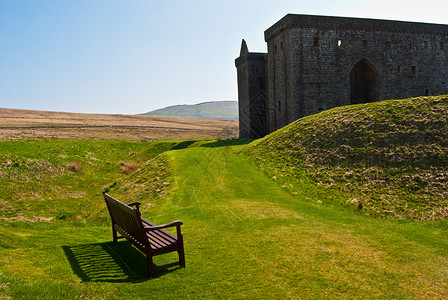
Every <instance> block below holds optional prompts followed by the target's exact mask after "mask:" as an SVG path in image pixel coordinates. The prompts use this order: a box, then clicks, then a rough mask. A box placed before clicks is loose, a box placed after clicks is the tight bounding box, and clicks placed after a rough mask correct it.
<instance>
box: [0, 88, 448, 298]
mask: <svg viewBox="0 0 448 300" xmlns="http://www.w3.org/2000/svg"><path fill="white" fill-rule="evenodd" d="M446 104H447V102H446V97H434V98H417V99H409V100H403V101H388V102H381V103H377V104H367V105H358V106H352V107H346V108H339V110H340V112H339V113H336V112H337V110H332V111H328V112H324V113H322V114H319V115H315V116H310V117H308V118H305V119H303V120H300V121H298V122H296V123H294V124H291V125H290V126H289V127H287V128H284V129H282V130H280V131H279V132H276V133H274V134H272V135H270V136H268V137H266V138H265V139H261V140H257V141H254V142H251V143H249V142H250V141H249V140H238V139H235V140H225V141H221V140H197V141H192V140H166V141H153V142H135V141H118V140H115V141H111V140H82V139H80V140H62V139H33V140H18V139H17V140H11V141H4V142H1V143H0V159H1V160H0V186H1V187H2V188H1V189H0V298H6V299H8V298H12V299H79V298H86V299H129V298H132V299H178V298H194V299H195V298H199V299H222V298H227V299H228V298H231V299H233V298H250V299H261V298H269V299H271V298H272V299H297V298H308V299H317V298H319V299H320V298H328V299H341V298H342V299H378V298H383V299H426V298H432V299H446V298H447V297H448V269H447V268H446V266H447V264H448V220H446V219H438V220H427V221H424V222H413V221H410V220H395V219H386V218H372V217H370V216H368V215H366V214H364V213H362V212H363V211H364V210H367V211H368V212H371V211H375V210H374V209H373V208H372V209H370V208H369V207H380V208H381V206H378V205H377V204H378V203H376V202H375V201H374V200H376V201H378V202H380V201H379V199H376V198H372V199H373V200H370V201H371V202H368V201H366V202H362V207H360V203H356V204H355V203H352V202H353V199H367V197H371V195H369V194H368V193H369V192H371V193H372V195H373V196H375V195H376V196H378V197H379V195H382V190H381V189H385V190H386V191H390V194H387V195H388V196H390V197H392V199H396V198H398V196H394V195H398V194H400V193H403V195H405V196H406V195H408V196H409V197H410V198H409V199H408V198H406V199H407V200H406V201H408V202H409V203H411V200H413V199H414V200H415V199H417V198H415V197H421V195H427V196H428V197H430V199H431V200H432V201H433V202H434V203H432V202H428V203H429V204H428V206H429V205H433V204H434V206H433V207H441V206H440V205H441V204H440V201H439V200H440V199H441V198H437V197H439V196H440V197H442V196H441V195H439V196H438V195H437V193H436V191H439V192H444V191H445V190H443V189H442V188H438V185H436V184H433V183H428V185H427V186H426V188H427V189H426V188H425V189H417V193H414V191H415V189H409V190H408V189H407V188H406V184H405V187H402V186H398V190H395V189H394V188H393V185H395V182H404V183H407V182H411V181H405V178H406V176H411V175H415V174H422V173H421V172H420V171H418V172H417V171H416V170H420V169H421V168H423V167H425V169H424V171H425V172H427V173H428V172H429V173H428V174H432V173H430V172H433V171H432V169H431V168H435V169H437V171H434V172H438V173H443V172H445V174H446V169H444V168H446V167H444V166H443V161H444V159H445V158H446V156H443V154H438V153H439V152H438V150H437V149H442V150H443V149H445V148H444V147H446V143H445V138H446V131H445V130H446V125H443V122H445V121H444V120H446V110H445V109H446ZM406 107H408V109H406ZM410 107H414V108H413V109H412V110H411V109H410ZM368 111H370V113H368ZM388 112H390V113H388ZM444 112H445V113H444ZM369 114H371V116H370V115H369ZM403 114H406V116H407V117H398V116H401V115H403ZM389 115H392V116H397V117H389ZM413 115H415V118H414V120H415V122H412V118H413V117H412V116H413ZM429 116H431V118H429ZM362 120H364V122H363V121H362ZM375 120H378V121H375ZM388 120H393V122H392V121H390V122H389V121H388ZM400 120H401V121H400ZM425 120H426V121H425ZM436 120H439V121H440V122H439V121H436ZM420 121H421V122H423V123H422V124H421V125H418V124H420V123H419V122H420ZM319 122H320V123H321V124H322V125H323V126H321V127H324V128H320V127H318V126H317V125H318V124H319ZM402 122H408V123H402ZM409 122H411V123H412V124H413V123H415V124H416V125H412V126H411V125H410V123H409ZM303 124H305V125H306V126H302V125H303ZM344 124H345V125H344ZM370 124H373V125H370ZM382 124H383V125H382ZM405 124H406V125H405ZM347 126H348V128H349V129H344V128H345V127H347ZM327 127H332V130H330V129H327ZM389 127H391V128H398V129H397V130H392V129H388V128H389ZM444 128H445V129H444ZM411 129H412V133H413V135H412V136H413V137H414V138H412V139H411V138H407V139H406V143H405V144H403V143H404V142H402V141H401V140H402V139H404V138H400V139H398V137H400V136H401V137H403V136H406V132H407V131H409V130H411ZM357 130H359V131H357ZM394 131H398V133H400V132H401V133H402V135H399V134H398V135H395V137H394V138H392V136H390V135H391V134H392V132H394ZM425 132H427V133H428V134H429V133H430V132H434V134H433V136H432V135H430V134H429V136H428V137H424V136H425V135H426V133H425ZM373 133H375V134H373ZM420 133H422V134H423V133H425V134H423V135H420ZM322 135H323V136H322ZM325 135H329V137H331V138H330V140H329V139H327V138H325ZM350 136H351V137H350ZM437 136H439V137H440V138H437ZM394 139H396V140H394ZM391 141H393V143H394V144H395V145H396V146H395V148H391V147H390V146H388V145H389V144H391V143H392V142H391ZM370 142H372V144H370ZM247 143H249V144H247ZM338 143H339V144H338ZM341 144H343V145H346V147H345V148H346V150H344V149H342V150H340V148H341V146H338V145H341ZM418 144H419V145H420V146H419V145H418ZM370 145H374V146H370ZM403 145H404V146H403ZM348 147H351V148H353V150H350V148H348ZM402 147H406V148H407V149H409V150H406V151H404V149H402ZM421 147H422V148H424V149H425V152H427V151H429V152H427V154H426V156H425V157H429V158H430V159H431V161H428V160H426V159H429V158H425V159H423V158H422V157H423V151H420V149H421ZM431 148H433V150H431ZM361 149H365V150H363V151H361ZM378 149H380V150H381V151H383V152H384V153H389V152H392V153H399V154H400V155H399V156H397V157H395V158H394V159H392V158H391V157H392V154H389V155H380V154H381V153H383V152H380V154H377V156H374V157H375V160H373V159H370V158H369V157H370V155H373V154H376V153H377V151H379V150H378ZM391 149H392V150H391ZM393 149H398V150H393ZM273 151H277V153H275V155H271V154H269V153H270V152H273ZM338 151H339V152H338ZM344 151H345V152H344ZM387 151H389V152H387ZM393 151H399V152H393ZM408 152H409V153H410V154H409V156H403V155H402V153H408ZM444 153H446V151H444ZM367 154H368V155H367ZM411 154H412V155H411ZM419 157H420V158H419ZM403 158H406V159H403ZM397 159H401V161H400V162H401V164H398V162H396V160H397ZM377 160H380V162H377ZM410 161H415V165H412V166H413V168H410V167H411V166H408V165H409V164H410ZM427 163H431V164H433V165H432V166H428V165H427ZM367 166H368V167H369V168H372V170H374V171H375V173H372V172H367V173H363V172H366V171H365V170H366V168H367ZM400 166H403V172H404V173H403V174H404V175H402V174H398V173H393V174H394V176H395V177H393V180H394V181H393V183H394V184H393V185H391V186H388V185H385V184H384V183H382V182H381V181H379V179H381V178H383V177H379V176H380V175H381V174H383V175H384V174H390V173H388V172H390V170H395V172H398V169H399V168H400ZM445 166H446V164H445ZM350 167H351V169H349V168H350ZM312 168H316V170H314V169H312ZM409 168H410V169H409ZM408 169H409V170H408ZM347 170H349V171H351V172H352V174H353V175H351V174H347ZM382 172H385V173H382ZM338 174H344V175H346V176H345V177H342V178H343V180H352V178H355V179H356V180H355V179H353V181H342V179H339V177H337V175H338ZM359 174H361V175H362V174H366V175H365V177H361V175H359ZM371 174H375V177H372V175H371ZM425 174H426V173H425ZM298 175H300V176H298ZM367 175H368V176H367ZM341 176H342V175H341ZM420 176H423V175H420ZM411 178H412V176H411ZM425 178H426V177H425ZM428 178H430V176H429V175H428ZM358 179H359V180H364V181H359V183H357V182H358ZM339 180H341V182H342V183H340V182H339ZM403 180H404V181H403ZM377 181H378V182H379V183H381V184H379V183H378V184H377ZM431 182H432V181H431ZM443 183H444V182H443V181H442V183H441V184H443ZM445 183H446V181H445ZM364 185H366V187H364ZM376 188H378V191H376V190H375V189H376ZM103 189H107V190H108V191H109V193H110V194H111V195H113V196H115V197H117V198H119V199H121V200H123V201H124V202H131V201H135V200H138V201H140V202H141V203H142V205H141V209H142V214H143V216H144V217H145V218H147V219H149V220H151V221H154V222H155V223H157V224H163V223H167V222H169V221H172V220H175V219H179V220H182V221H183V222H184V225H183V227H182V232H183V235H184V240H185V253H186V268H183V269H178V268H173V269H171V270H169V271H166V272H159V273H158V274H157V276H156V277H155V278H152V279H150V280H148V279H147V278H146V266H145V257H144V256H143V255H142V254H141V253H140V252H139V251H138V250H136V249H135V248H133V247H131V246H130V245H129V243H128V242H126V241H120V242H118V243H112V242H111V241H112V232H111V228H110V219H109V215H108V212H107V208H106V206H105V203H104V200H103V199H102V195H101V191H102V190H103ZM433 193H434V194H435V197H436V198H432V197H433ZM414 194H415V195H416V196H413V195H414ZM355 195H356V197H355ZM347 196H350V197H351V198H350V200H349V203H351V204H349V205H353V206H354V208H355V209H347V208H344V207H342V206H341V205H340V203H343V204H345V203H346V201H347V199H348V198H347ZM361 196H363V197H366V198H361ZM369 199H370V198H369ZM384 199H389V198H387V197H386V196H384ZM375 203H376V204H375ZM403 203H404V202H403ZM358 207H360V208H359V209H357V208H358ZM408 207H409V208H410V211H411V213H410V214H409V215H406V218H411V217H412V216H413V214H414V212H415V211H416V208H415V207H414V206H411V205H410V204H409V205H408ZM418 210H419V211H420V212H427V211H429V210H426V209H424V208H418ZM379 211H381V210H379ZM402 211H404V212H406V210H405V209H404V208H403V209H402ZM386 215H387V214H385V215H384V216H386ZM391 216H393V217H396V215H391ZM413 219H419V220H421V219H422V218H413ZM423 219H431V218H423ZM169 260H170V257H169V256H168V257H165V256H160V257H157V260H156V264H163V263H165V262H168V261H169Z"/></svg>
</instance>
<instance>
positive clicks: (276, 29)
mask: <svg viewBox="0 0 448 300" xmlns="http://www.w3.org/2000/svg"><path fill="white" fill-rule="evenodd" d="M294 27H299V28H318V29H339V30H362V31H378V32H409V33H423V34H437V35H446V36H448V25H442V24H431V23H418V22H406V21H390V20H379V19H363V18H346V17H328V16H314V15H297V14H288V15H286V16H285V17H283V18H282V19H280V20H279V21H278V22H277V23H275V24H274V25H272V26H271V27H270V28H268V29H267V30H266V31H265V32H264V38H265V41H266V42H267V41H269V40H270V39H272V38H273V37H274V36H276V35H277V34H279V33H280V32H282V31H284V30H286V29H289V28H294Z"/></svg>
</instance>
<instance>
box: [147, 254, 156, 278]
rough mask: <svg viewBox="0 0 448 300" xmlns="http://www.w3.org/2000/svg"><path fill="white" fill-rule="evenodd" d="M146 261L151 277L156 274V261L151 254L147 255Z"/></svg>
mask: <svg viewBox="0 0 448 300" xmlns="http://www.w3.org/2000/svg"><path fill="white" fill-rule="evenodd" d="M146 263H147V265H148V277H149V278H151V277H152V276H153V275H154V271H155V270H154V263H153V261H152V256H151V255H146Z"/></svg>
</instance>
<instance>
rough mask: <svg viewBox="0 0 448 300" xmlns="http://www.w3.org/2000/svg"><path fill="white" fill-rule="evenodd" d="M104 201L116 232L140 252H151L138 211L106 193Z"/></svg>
mask: <svg viewBox="0 0 448 300" xmlns="http://www.w3.org/2000/svg"><path fill="white" fill-rule="evenodd" d="M104 199H105V200H106V204H107V208H108V209H109V213H110V217H111V218H112V225H113V226H114V228H115V230H117V231H118V232H119V233H120V234H121V235H122V236H123V237H125V238H126V239H127V240H129V241H130V242H131V243H133V244H134V245H135V246H137V247H138V248H140V250H142V251H151V247H150V246H149V242H148V238H147V237H146V231H145V230H144V228H143V224H142V221H141V217H140V212H139V211H138V209H135V208H132V207H130V206H128V205H126V204H124V203H123V202H121V201H119V200H117V199H115V198H113V197H111V196H109V195H108V194H106V193H104Z"/></svg>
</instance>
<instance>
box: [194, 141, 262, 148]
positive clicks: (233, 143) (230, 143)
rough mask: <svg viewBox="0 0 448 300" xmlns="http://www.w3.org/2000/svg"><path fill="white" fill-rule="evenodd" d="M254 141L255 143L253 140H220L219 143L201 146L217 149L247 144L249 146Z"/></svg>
mask: <svg viewBox="0 0 448 300" xmlns="http://www.w3.org/2000/svg"><path fill="white" fill-rule="evenodd" d="M252 141H254V140H253V139H230V140H218V141H215V142H210V143H207V144H204V145H201V147H210V148H217V147H227V146H237V145H246V144H249V143H250V142H252Z"/></svg>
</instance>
